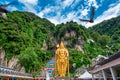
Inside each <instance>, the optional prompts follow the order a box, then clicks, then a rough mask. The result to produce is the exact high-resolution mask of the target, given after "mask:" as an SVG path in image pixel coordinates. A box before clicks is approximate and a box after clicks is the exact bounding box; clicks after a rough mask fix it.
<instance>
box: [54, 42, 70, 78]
mask: <svg viewBox="0 0 120 80" xmlns="http://www.w3.org/2000/svg"><path fill="white" fill-rule="evenodd" d="M55 58H56V72H57V74H58V76H60V77H65V75H66V71H68V75H69V53H68V50H67V49H66V48H65V47H64V44H63V42H61V43H60V45H57V50H56V53H55ZM67 69H68V70H67Z"/></svg>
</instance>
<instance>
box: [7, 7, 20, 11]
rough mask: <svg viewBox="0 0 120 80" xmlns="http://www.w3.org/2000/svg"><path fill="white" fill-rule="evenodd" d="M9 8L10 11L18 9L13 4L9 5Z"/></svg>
mask: <svg viewBox="0 0 120 80" xmlns="http://www.w3.org/2000/svg"><path fill="white" fill-rule="evenodd" d="M7 9H8V10H10V11H16V10H18V9H17V8H16V7H13V6H9V7H8V8H7Z"/></svg>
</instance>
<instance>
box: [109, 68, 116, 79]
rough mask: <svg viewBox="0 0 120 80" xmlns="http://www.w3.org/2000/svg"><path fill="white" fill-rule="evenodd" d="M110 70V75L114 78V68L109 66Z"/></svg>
mask: <svg viewBox="0 0 120 80" xmlns="http://www.w3.org/2000/svg"><path fill="white" fill-rule="evenodd" d="M110 72H111V75H112V79H113V80H116V77H115V72H114V69H113V68H112V67H110Z"/></svg>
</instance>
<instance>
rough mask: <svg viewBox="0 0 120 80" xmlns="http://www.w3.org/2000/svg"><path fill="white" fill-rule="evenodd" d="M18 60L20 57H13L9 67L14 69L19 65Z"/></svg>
mask: <svg viewBox="0 0 120 80" xmlns="http://www.w3.org/2000/svg"><path fill="white" fill-rule="evenodd" d="M18 61H19V60H18V58H16V57H12V59H11V60H9V62H8V67H9V68H12V69H13V68H14V67H15V66H16V65H17V63H18Z"/></svg>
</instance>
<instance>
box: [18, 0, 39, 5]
mask: <svg viewBox="0 0 120 80" xmlns="http://www.w3.org/2000/svg"><path fill="white" fill-rule="evenodd" d="M18 1H19V2H21V3H24V4H26V3H28V4H33V5H36V4H37V3H38V0H18Z"/></svg>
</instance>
